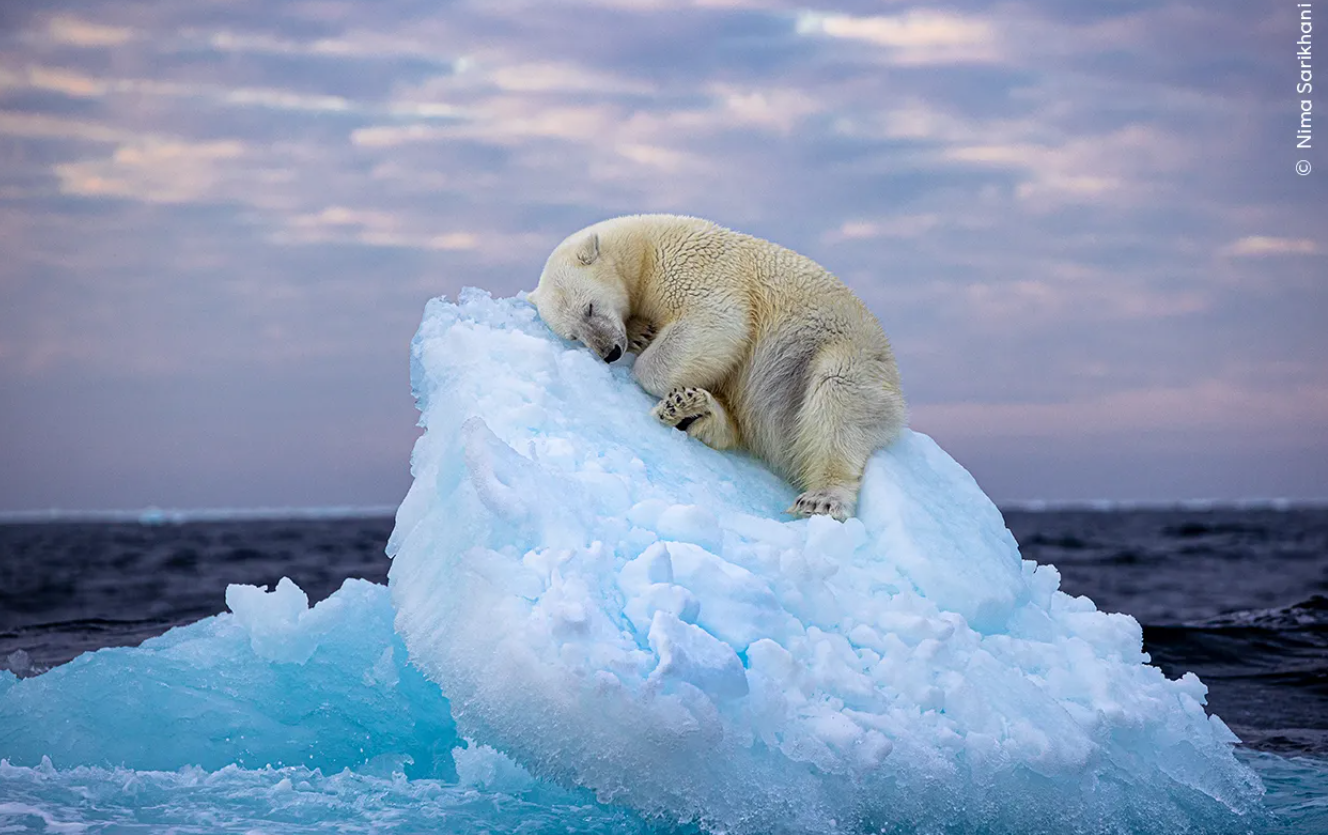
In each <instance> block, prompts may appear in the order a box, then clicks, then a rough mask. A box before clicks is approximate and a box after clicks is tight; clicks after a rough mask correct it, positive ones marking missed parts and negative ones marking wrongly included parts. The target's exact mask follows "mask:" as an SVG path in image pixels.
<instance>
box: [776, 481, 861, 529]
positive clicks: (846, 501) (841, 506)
mask: <svg viewBox="0 0 1328 835" xmlns="http://www.w3.org/2000/svg"><path fill="white" fill-rule="evenodd" d="M784 512H785V513H788V514H790V515H792V516H799V517H803V516H829V517H831V518H832V519H838V520H839V521H841V522H843V521H844V520H845V519H848V517H850V516H852V515H853V498H852V496H850V495H849V493H848V491H847V490H845V489H844V488H842V487H824V488H822V489H820V490H808V491H807V492H806V493H803V494H802V495H801V496H798V498H797V499H795V500H794V502H793V506H792V507H790V508H789V509H788V510H786V511H784Z"/></svg>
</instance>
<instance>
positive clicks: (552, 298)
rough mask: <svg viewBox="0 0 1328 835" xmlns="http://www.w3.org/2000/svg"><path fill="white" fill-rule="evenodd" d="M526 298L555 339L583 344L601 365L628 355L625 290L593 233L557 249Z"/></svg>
mask: <svg viewBox="0 0 1328 835" xmlns="http://www.w3.org/2000/svg"><path fill="white" fill-rule="evenodd" d="M527 298H529V299H530V301H532V302H534V304H535V307H536V308H538V309H539V315H540V318H541V319H543V320H544V323H545V324H546V325H548V326H549V328H550V329H551V330H552V331H553V332H554V333H556V334H558V335H559V336H561V337H562V338H563V339H568V340H571V341H573V342H582V343H584V344H585V345H586V346H587V347H588V348H590V350H592V351H594V352H595V353H596V354H599V356H600V357H601V358H602V359H603V360H604V361H605V362H613V361H614V360H616V359H618V358H619V357H621V356H622V355H623V351H625V350H626V349H627V325H626V322H627V317H628V314H629V313H630V310H631V302H630V299H629V297H628V293H627V285H626V282H625V281H624V280H623V277H622V276H621V275H620V274H619V272H618V268H617V264H616V262H615V259H614V257H613V253H612V252H611V251H609V248H607V247H606V248H605V249H604V250H601V241H600V235H599V233H598V232H597V231H582V232H578V233H577V234H575V235H573V236H572V237H570V238H568V239H567V240H565V241H563V242H562V243H561V244H559V245H558V248H557V249H555V250H554V251H553V254H552V255H550V256H549V260H548V262H547V263H546V264H545V265H544V272H542V273H540V280H539V286H538V287H536V288H535V290H534V292H532V293H530V295H529V296H527Z"/></svg>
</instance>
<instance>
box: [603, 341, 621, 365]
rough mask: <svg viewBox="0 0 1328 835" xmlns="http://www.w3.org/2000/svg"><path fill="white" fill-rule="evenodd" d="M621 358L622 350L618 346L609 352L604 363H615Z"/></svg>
mask: <svg viewBox="0 0 1328 835" xmlns="http://www.w3.org/2000/svg"><path fill="white" fill-rule="evenodd" d="M621 356H622V348H619V347H618V346H617V345H614V346H613V348H612V349H610V350H609V352H608V353H607V354H605V355H604V361H605V362H615V361H617V359H618V358H619V357H621Z"/></svg>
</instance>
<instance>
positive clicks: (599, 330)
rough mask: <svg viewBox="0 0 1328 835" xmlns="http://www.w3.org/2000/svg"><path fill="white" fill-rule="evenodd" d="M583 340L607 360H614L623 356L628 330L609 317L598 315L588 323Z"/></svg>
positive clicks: (583, 332)
mask: <svg viewBox="0 0 1328 835" xmlns="http://www.w3.org/2000/svg"><path fill="white" fill-rule="evenodd" d="M581 341H582V342H584V343H585V344H586V347H588V348H589V349H590V350H592V351H594V352H595V353H596V354H598V355H599V358H600V359H602V360H604V361H605V362H614V361H616V360H618V359H619V358H621V357H622V355H623V349H624V348H625V347H626V345H627V330H626V328H624V327H623V326H622V325H619V324H618V323H617V322H613V321H611V320H609V319H608V318H607V317H599V316H596V317H595V318H594V319H592V320H590V321H589V322H587V323H586V326H585V328H584V330H582V332H581Z"/></svg>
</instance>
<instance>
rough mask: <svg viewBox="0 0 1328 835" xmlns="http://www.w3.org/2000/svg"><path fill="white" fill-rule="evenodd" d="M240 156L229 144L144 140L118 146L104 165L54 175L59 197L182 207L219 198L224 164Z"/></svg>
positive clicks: (70, 166)
mask: <svg viewBox="0 0 1328 835" xmlns="http://www.w3.org/2000/svg"><path fill="white" fill-rule="evenodd" d="M245 153H246V149H245V147H244V145H242V144H241V143H239V142H235V141H227V140H223V141H217V142H202V143H187V142H178V141H163V140H148V141H141V142H136V143H133V144H127V145H122V146H120V147H119V148H117V149H116V150H115V152H114V153H113V154H112V155H111V156H110V158H108V159H102V160H88V161H83V162H67V163H61V164H59V165H56V166H55V175H56V177H58V178H59V181H60V190H61V191H62V192H64V193H65V194H70V195H78V196H83V197H123V198H128V199H132V200H141V201H145V202H149V203H186V202H192V201H198V200H208V199H217V198H218V197H220V196H221V195H219V194H218V193H217V188H218V186H220V185H221V184H222V183H223V181H224V180H225V179H226V178H227V167H228V164H229V163H231V162H233V161H236V160H239V159H241V158H242V157H244V155H245Z"/></svg>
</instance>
